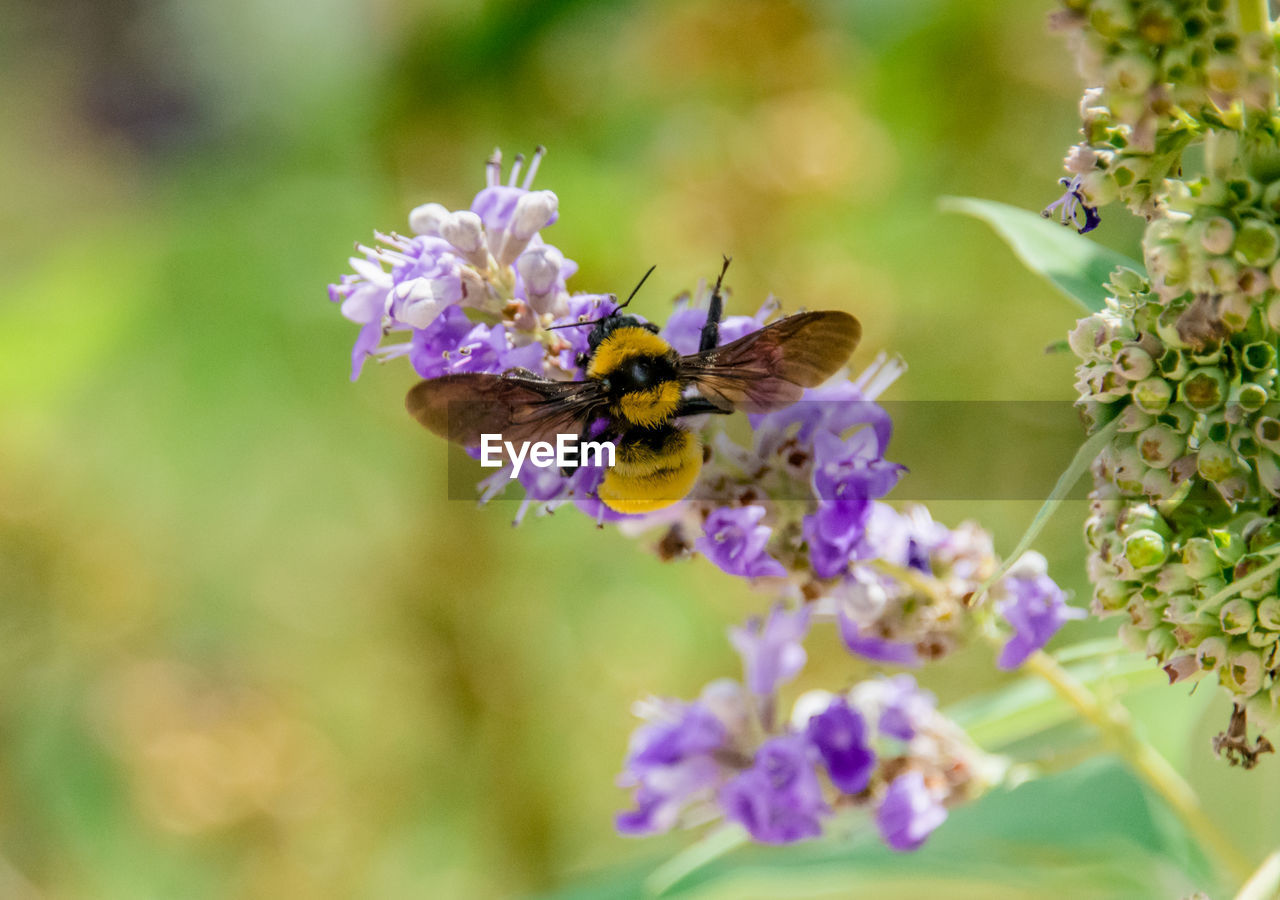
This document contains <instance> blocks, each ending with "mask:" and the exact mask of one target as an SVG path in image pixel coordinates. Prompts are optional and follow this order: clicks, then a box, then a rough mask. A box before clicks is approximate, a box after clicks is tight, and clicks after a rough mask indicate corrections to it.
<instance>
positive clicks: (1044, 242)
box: [938, 197, 1143, 312]
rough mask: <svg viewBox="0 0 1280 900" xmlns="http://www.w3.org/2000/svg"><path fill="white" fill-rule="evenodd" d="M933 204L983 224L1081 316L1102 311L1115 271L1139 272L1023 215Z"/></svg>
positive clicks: (1003, 207) (968, 200)
mask: <svg viewBox="0 0 1280 900" xmlns="http://www.w3.org/2000/svg"><path fill="white" fill-rule="evenodd" d="M938 202H939V205H940V206H941V207H942V209H943V210H945V211H946V212H957V213H963V214H964V215H966V216H973V217H974V218H975V219H981V220H982V221H984V222H986V223H987V224H988V225H990V226H991V227H992V228H993V229H994V230H995V232H996V234H998V235H999V236H1000V237H1001V238H1003V239H1004V241H1005V243H1007V244H1008V245H1009V246H1010V247H1012V248H1013V252H1014V253H1016V254H1017V255H1018V258H1019V259H1021V260H1022V262H1023V263H1024V264H1026V266H1027V268H1029V269H1031V271H1033V272H1035V273H1037V274H1039V275H1042V276H1044V277H1045V278H1047V279H1048V280H1049V281H1051V282H1053V284H1054V285H1055V286H1056V287H1057V288H1058V289H1059V290H1060V291H1062V292H1063V293H1064V294H1066V295H1067V296H1068V297H1070V298H1071V299H1072V300H1075V301H1076V302H1077V303H1079V304H1080V305H1081V306H1082V307H1083V308H1084V309H1085V311H1086V312H1097V311H1098V310H1100V309H1102V307H1103V304H1104V302H1105V301H1106V297H1107V292H1106V289H1105V288H1104V287H1103V285H1104V284H1106V283H1107V281H1108V279H1109V278H1110V277H1111V273H1112V272H1113V271H1115V269H1116V267H1118V266H1125V267H1127V268H1130V269H1133V270H1134V271H1135V272H1141V271H1143V267H1142V263H1140V262H1137V261H1136V260H1133V259H1130V258H1129V257H1127V256H1125V255H1124V254H1123V253H1117V252H1116V251H1114V250H1109V249H1107V248H1106V247H1103V246H1101V245H1100V244H1095V243H1094V242H1093V241H1091V240H1089V239H1088V238H1086V237H1084V236H1082V235H1079V234H1076V233H1075V232H1074V231H1072V230H1071V229H1070V228H1067V227H1064V226H1062V225H1059V224H1058V223H1057V222H1053V221H1050V220H1048V219H1045V218H1043V217H1041V216H1040V215H1038V214H1037V213H1033V212H1030V211H1029V210H1025V209H1019V208H1018V207H1016V206H1009V205H1007V204H1005V203H997V202H996V201H994V200H981V199H978V198H977V197H942V198H941V199H940V200H939V201H938Z"/></svg>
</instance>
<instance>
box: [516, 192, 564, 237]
mask: <svg viewBox="0 0 1280 900" xmlns="http://www.w3.org/2000/svg"><path fill="white" fill-rule="evenodd" d="M559 205H560V201H559V200H558V199H557V198H556V195H555V194H554V193H552V192H551V191H530V192H529V193H527V194H525V195H523V196H522V197H521V198H520V199H519V200H518V201H517V202H516V209H515V212H514V213H513V214H512V216H511V222H510V224H509V225H507V230H508V231H510V232H511V234H512V235H513V236H514V237H515V238H516V239H517V240H523V241H527V240H528V239H529V238H531V237H533V236H534V235H535V234H537V233H538V232H539V231H541V230H542V229H543V228H545V227H546V225H547V223H548V222H550V221H551V219H552V218H553V217H554V216H555V214H556V210H557V209H558V208H559Z"/></svg>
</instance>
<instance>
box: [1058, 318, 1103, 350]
mask: <svg viewBox="0 0 1280 900" xmlns="http://www.w3.org/2000/svg"><path fill="white" fill-rule="evenodd" d="M1106 333H1107V326H1106V323H1105V322H1104V320H1103V318H1102V317H1101V316H1085V317H1084V318H1083V319H1079V320H1077V321H1076V325H1075V327H1074V328H1072V329H1071V331H1070V332H1069V333H1068V334H1067V344H1069V345H1070V347H1071V352H1072V353H1074V354H1075V355H1076V356H1078V357H1080V358H1081V359H1089V358H1090V357H1092V356H1093V355H1094V354H1095V353H1097V352H1098V347H1099V346H1100V345H1101V344H1102V342H1103V340H1105V336H1106Z"/></svg>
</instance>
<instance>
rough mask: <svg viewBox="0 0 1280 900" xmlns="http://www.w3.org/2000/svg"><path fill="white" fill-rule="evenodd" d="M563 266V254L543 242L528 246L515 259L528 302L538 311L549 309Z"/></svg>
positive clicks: (548, 310) (545, 311) (542, 311)
mask: <svg viewBox="0 0 1280 900" xmlns="http://www.w3.org/2000/svg"><path fill="white" fill-rule="evenodd" d="M563 266H564V256H563V254H561V253H560V251H559V250H557V249H556V248H555V247H551V246H548V245H545V244H543V245H540V246H537V247H531V248H529V249H528V250H526V251H525V252H524V253H521V254H520V258H519V259H517V260H516V271H518V272H519V273H520V278H521V279H522V280H523V281H524V288H525V293H526V295H528V298H529V303H530V305H531V306H533V308H534V309H535V310H537V312H538V313H540V314H542V313H547V312H550V311H551V303H552V300H553V299H554V296H553V294H554V292H555V288H556V285H557V284H558V283H559V281H560V271H561V268H562V267H563Z"/></svg>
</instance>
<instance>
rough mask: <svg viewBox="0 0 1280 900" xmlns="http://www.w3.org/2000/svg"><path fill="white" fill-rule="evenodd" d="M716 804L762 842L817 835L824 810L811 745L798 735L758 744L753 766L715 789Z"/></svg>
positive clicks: (789, 840) (785, 840)
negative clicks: (717, 797)
mask: <svg viewBox="0 0 1280 900" xmlns="http://www.w3.org/2000/svg"><path fill="white" fill-rule="evenodd" d="M720 805H721V806H722V807H723V808H724V815H725V818H726V819H728V820H729V821H732V822H738V823H739V824H741V825H742V826H743V827H744V828H746V829H747V832H748V833H749V834H750V835H751V837H752V838H754V839H755V840H757V841H760V842H762V843H766V844H787V843H791V842H793V841H799V840H803V839H805V838H810V837H817V836H818V835H819V834H821V833H822V823H821V819H820V817H821V816H823V815H825V814H826V813H827V812H829V809H828V807H827V805H826V803H825V802H824V801H823V799H822V785H821V784H820V783H819V782H818V777H817V774H816V773H815V772H814V768H813V759H812V756H811V748H810V746H809V744H808V742H807V741H806V740H805V739H804V738H802V737H800V736H798V735H784V736H782V737H776V738H773V739H771V740H768V741H766V742H765V743H764V744H762V745H761V746H760V749H759V750H758V751H757V752H756V758H755V762H754V764H753V765H752V767H751V768H750V769H747V770H746V771H744V772H741V773H739V774H738V775H736V776H734V777H733V778H732V779H730V780H729V781H728V782H727V783H726V784H725V785H724V787H722V788H721V789H720Z"/></svg>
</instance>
